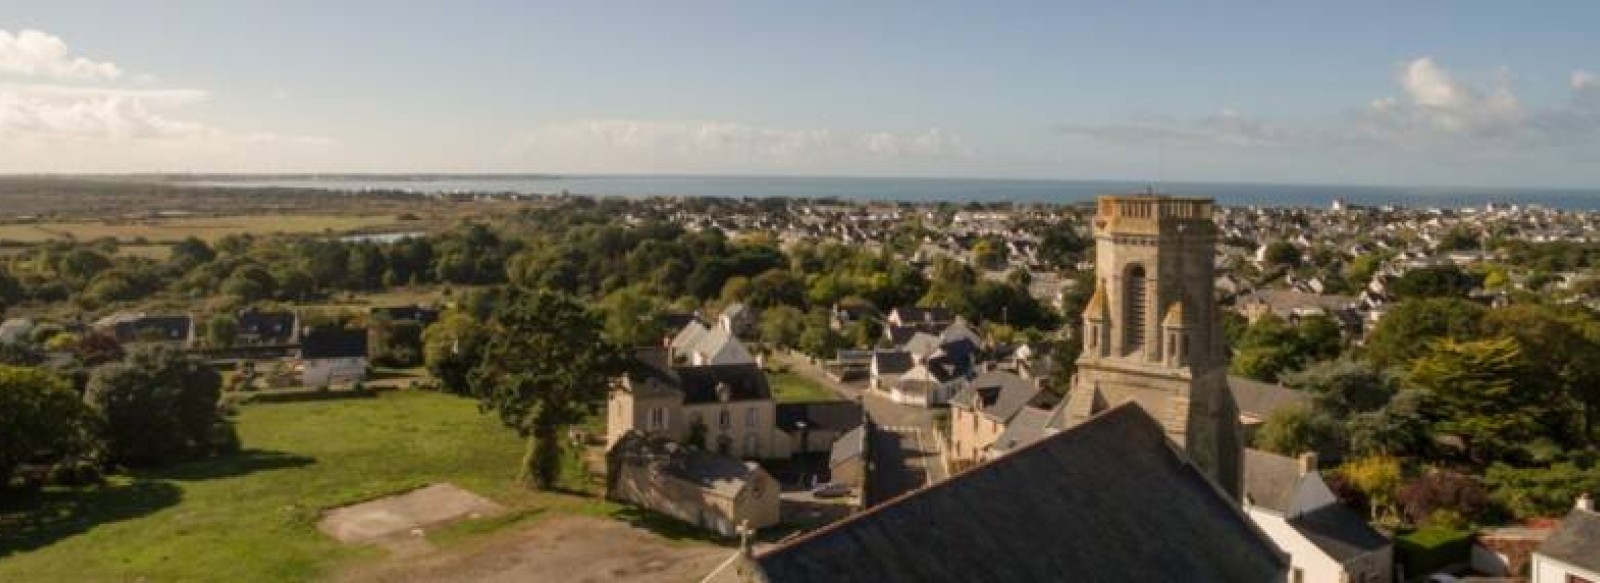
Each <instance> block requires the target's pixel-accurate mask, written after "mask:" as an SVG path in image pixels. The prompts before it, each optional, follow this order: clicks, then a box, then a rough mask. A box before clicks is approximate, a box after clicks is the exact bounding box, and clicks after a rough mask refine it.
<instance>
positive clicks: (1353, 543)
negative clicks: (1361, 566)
mask: <svg viewBox="0 0 1600 583" xmlns="http://www.w3.org/2000/svg"><path fill="white" fill-rule="evenodd" d="M1289 526H1292V527H1294V529H1295V530H1298V531H1300V534H1303V535H1305V537H1306V538H1307V539H1309V540H1310V541H1311V544H1314V545H1317V548H1319V549H1322V552H1324V553H1327V554H1328V556H1330V557H1333V560H1335V561H1339V562H1344V561H1347V560H1349V559H1353V558H1355V557H1359V556H1361V555H1365V554H1367V553H1370V552H1373V551H1376V550H1379V549H1382V548H1384V547H1387V546H1389V545H1391V544H1393V543H1390V542H1389V539H1387V538H1384V536H1383V535H1382V534H1379V533H1378V531H1377V530H1374V529H1373V528H1372V525H1370V524H1367V521H1366V520H1364V519H1362V518H1361V516H1360V515H1358V514H1356V511H1354V510H1351V509H1350V508H1348V507H1346V506H1345V505H1343V504H1329V505H1327V506H1323V507H1321V508H1318V509H1316V510H1312V511H1310V512H1307V513H1305V514H1301V515H1299V516H1296V517H1294V518H1291V519H1289Z"/></svg>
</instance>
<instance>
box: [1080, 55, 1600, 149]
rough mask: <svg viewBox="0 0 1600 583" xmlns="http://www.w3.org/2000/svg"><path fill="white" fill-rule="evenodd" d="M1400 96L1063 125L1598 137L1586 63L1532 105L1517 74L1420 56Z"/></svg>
mask: <svg viewBox="0 0 1600 583" xmlns="http://www.w3.org/2000/svg"><path fill="white" fill-rule="evenodd" d="M1394 82H1395V84H1396V86H1398V88H1399V89H1400V94H1399V96H1389V97H1379V98H1375V99H1372V100H1370V101H1369V102H1368V103H1367V104H1365V105H1364V106H1361V107H1358V108H1354V109H1353V110H1352V111H1351V112H1349V113H1348V114H1346V115H1326V116H1322V117H1321V118H1317V119H1309V120H1301V121H1298V122H1272V121H1269V120H1264V119H1258V118H1252V117H1249V116H1245V115H1241V114H1238V113H1235V112H1232V111H1226V110H1225V111H1223V112H1222V113H1219V114H1216V115H1212V116H1206V117H1202V118H1194V119H1176V118H1171V117H1160V116H1146V117H1142V118H1135V119H1133V120H1130V121H1127V122H1122V123H1115V124H1104V125H1064V126H1060V127H1059V128H1058V129H1059V130H1060V131H1061V132H1062V133H1064V134H1068V135H1080V136H1086V137H1090V138H1093V139H1098V140H1104V141H1113V142H1122V143H1135V144H1153V143H1158V142H1159V143H1162V144H1167V145H1172V146H1179V147H1185V146H1187V147H1194V148H1199V147H1211V146H1221V147H1233V148H1258V149H1260V148H1285V147H1316V148H1321V149H1324V150H1327V149H1333V150H1345V151H1351V152H1359V153H1364V154H1373V153H1377V154H1379V155H1382V152H1383V151H1384V150H1385V149H1386V148H1405V149H1410V150H1418V149H1420V150H1421V151H1424V152H1432V153H1436V154H1438V155H1441V156H1446V157H1450V156H1457V155H1464V154H1470V155H1472V156H1481V155H1484V154H1495V155H1515V154H1520V153H1523V152H1524V151H1525V150H1526V148H1529V147H1542V146H1552V145H1561V146H1570V145H1574V144H1577V143H1600V80H1597V79H1596V77H1595V75H1594V74H1592V73H1589V72H1588V71H1583V70H1578V71H1574V72H1573V73H1572V75H1571V78H1570V79H1569V84H1570V85H1571V88H1572V91H1573V100H1572V102H1571V103H1568V104H1560V105H1553V106H1549V107H1544V108H1530V107H1527V106H1525V105H1524V104H1523V103H1522V101H1521V99H1519V98H1518V97H1517V95H1516V94H1515V93H1514V92H1513V91H1512V89H1511V85H1510V82H1509V73H1508V72H1505V71H1502V72H1501V73H1500V75H1498V76H1497V77H1496V78H1495V79H1494V80H1492V82H1490V83H1487V84H1481V85H1480V84H1473V83H1470V82H1466V81H1462V80H1460V79H1458V78H1457V77H1456V76H1455V75H1453V74H1451V73H1450V72H1449V71H1447V70H1446V69H1445V68H1443V67H1442V66H1440V65H1439V64H1438V63H1437V62H1435V61H1434V59H1433V58H1432V57H1427V56H1424V57H1418V58H1415V59H1411V60H1409V61H1406V62H1405V63H1403V64H1402V65H1400V66H1399V67H1397V70H1396V73H1395V76H1394Z"/></svg>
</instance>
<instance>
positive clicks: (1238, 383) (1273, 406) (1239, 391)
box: [1228, 376, 1311, 420]
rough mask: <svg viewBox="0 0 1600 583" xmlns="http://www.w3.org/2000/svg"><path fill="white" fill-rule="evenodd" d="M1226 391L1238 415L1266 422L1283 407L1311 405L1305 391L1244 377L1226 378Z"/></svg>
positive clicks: (1308, 395)
mask: <svg viewBox="0 0 1600 583" xmlns="http://www.w3.org/2000/svg"><path fill="white" fill-rule="evenodd" d="M1228 390H1229V391H1230V392H1232V393H1233V400H1234V402H1235V403H1237V404H1238V405H1239V413H1241V414H1244V415H1249V416H1251V417H1255V418H1256V419H1261V420H1266V418H1267V417H1268V416H1270V415H1272V412H1273V411H1277V410H1279V409H1282V408H1284V407H1289V406H1294V405H1309V404H1310V403H1311V395H1310V394H1307V393H1306V392H1305V391H1297V390H1294V389H1291V388H1288V387H1285V386H1283V385H1274V384H1272V383H1263V382H1261V381H1254V380H1250V379H1247V378H1244V377H1235V376H1230V377H1228Z"/></svg>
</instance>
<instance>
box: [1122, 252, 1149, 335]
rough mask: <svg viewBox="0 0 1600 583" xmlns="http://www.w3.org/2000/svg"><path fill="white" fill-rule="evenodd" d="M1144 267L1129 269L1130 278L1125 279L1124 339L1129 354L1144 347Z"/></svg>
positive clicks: (1123, 304) (1133, 266) (1131, 267)
mask: <svg viewBox="0 0 1600 583" xmlns="http://www.w3.org/2000/svg"><path fill="white" fill-rule="evenodd" d="M1144 288H1145V285H1144V266H1143V265H1132V266H1129V267H1128V276H1127V277H1126V278H1124V279H1123V289H1122V293H1123V296H1122V298H1123V301H1122V310H1123V314H1125V316H1124V317H1123V319H1122V326H1123V328H1122V337H1123V338H1124V339H1125V340H1124V342H1123V345H1124V347H1125V348H1126V350H1127V351H1128V352H1137V351H1138V350H1139V349H1140V348H1143V347H1144V329H1145V325H1144V316H1145V297H1144V291H1145V290H1144Z"/></svg>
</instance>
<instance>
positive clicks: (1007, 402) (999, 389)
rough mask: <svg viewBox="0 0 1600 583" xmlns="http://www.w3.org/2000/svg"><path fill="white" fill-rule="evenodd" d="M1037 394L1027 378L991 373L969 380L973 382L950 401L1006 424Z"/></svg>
mask: <svg viewBox="0 0 1600 583" xmlns="http://www.w3.org/2000/svg"><path fill="white" fill-rule="evenodd" d="M1038 394H1039V387H1038V386H1035V385H1034V384H1033V383H1031V382H1028V380H1027V379H1024V378H1022V377H1019V376H1017V375H1016V374H1015V373H1011V372H1007V371H1001V370H991V371H988V372H985V373H983V374H980V375H978V376H977V378H974V379H972V382H970V383H968V384H967V386H966V387H965V388H963V389H961V393H960V394H958V395H956V398H955V399H952V403H955V402H958V401H959V403H960V404H962V405H966V406H968V407H969V408H971V409H974V410H977V411H982V412H983V413H985V414H988V415H989V416H990V417H993V418H995V419H999V420H1000V421H1007V420H1009V419H1011V416H1013V415H1016V414H1017V412H1018V411H1021V410H1022V408H1023V407H1024V406H1026V405H1027V404H1028V402H1029V401H1031V400H1033V398H1034V396H1035V395H1038Z"/></svg>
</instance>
